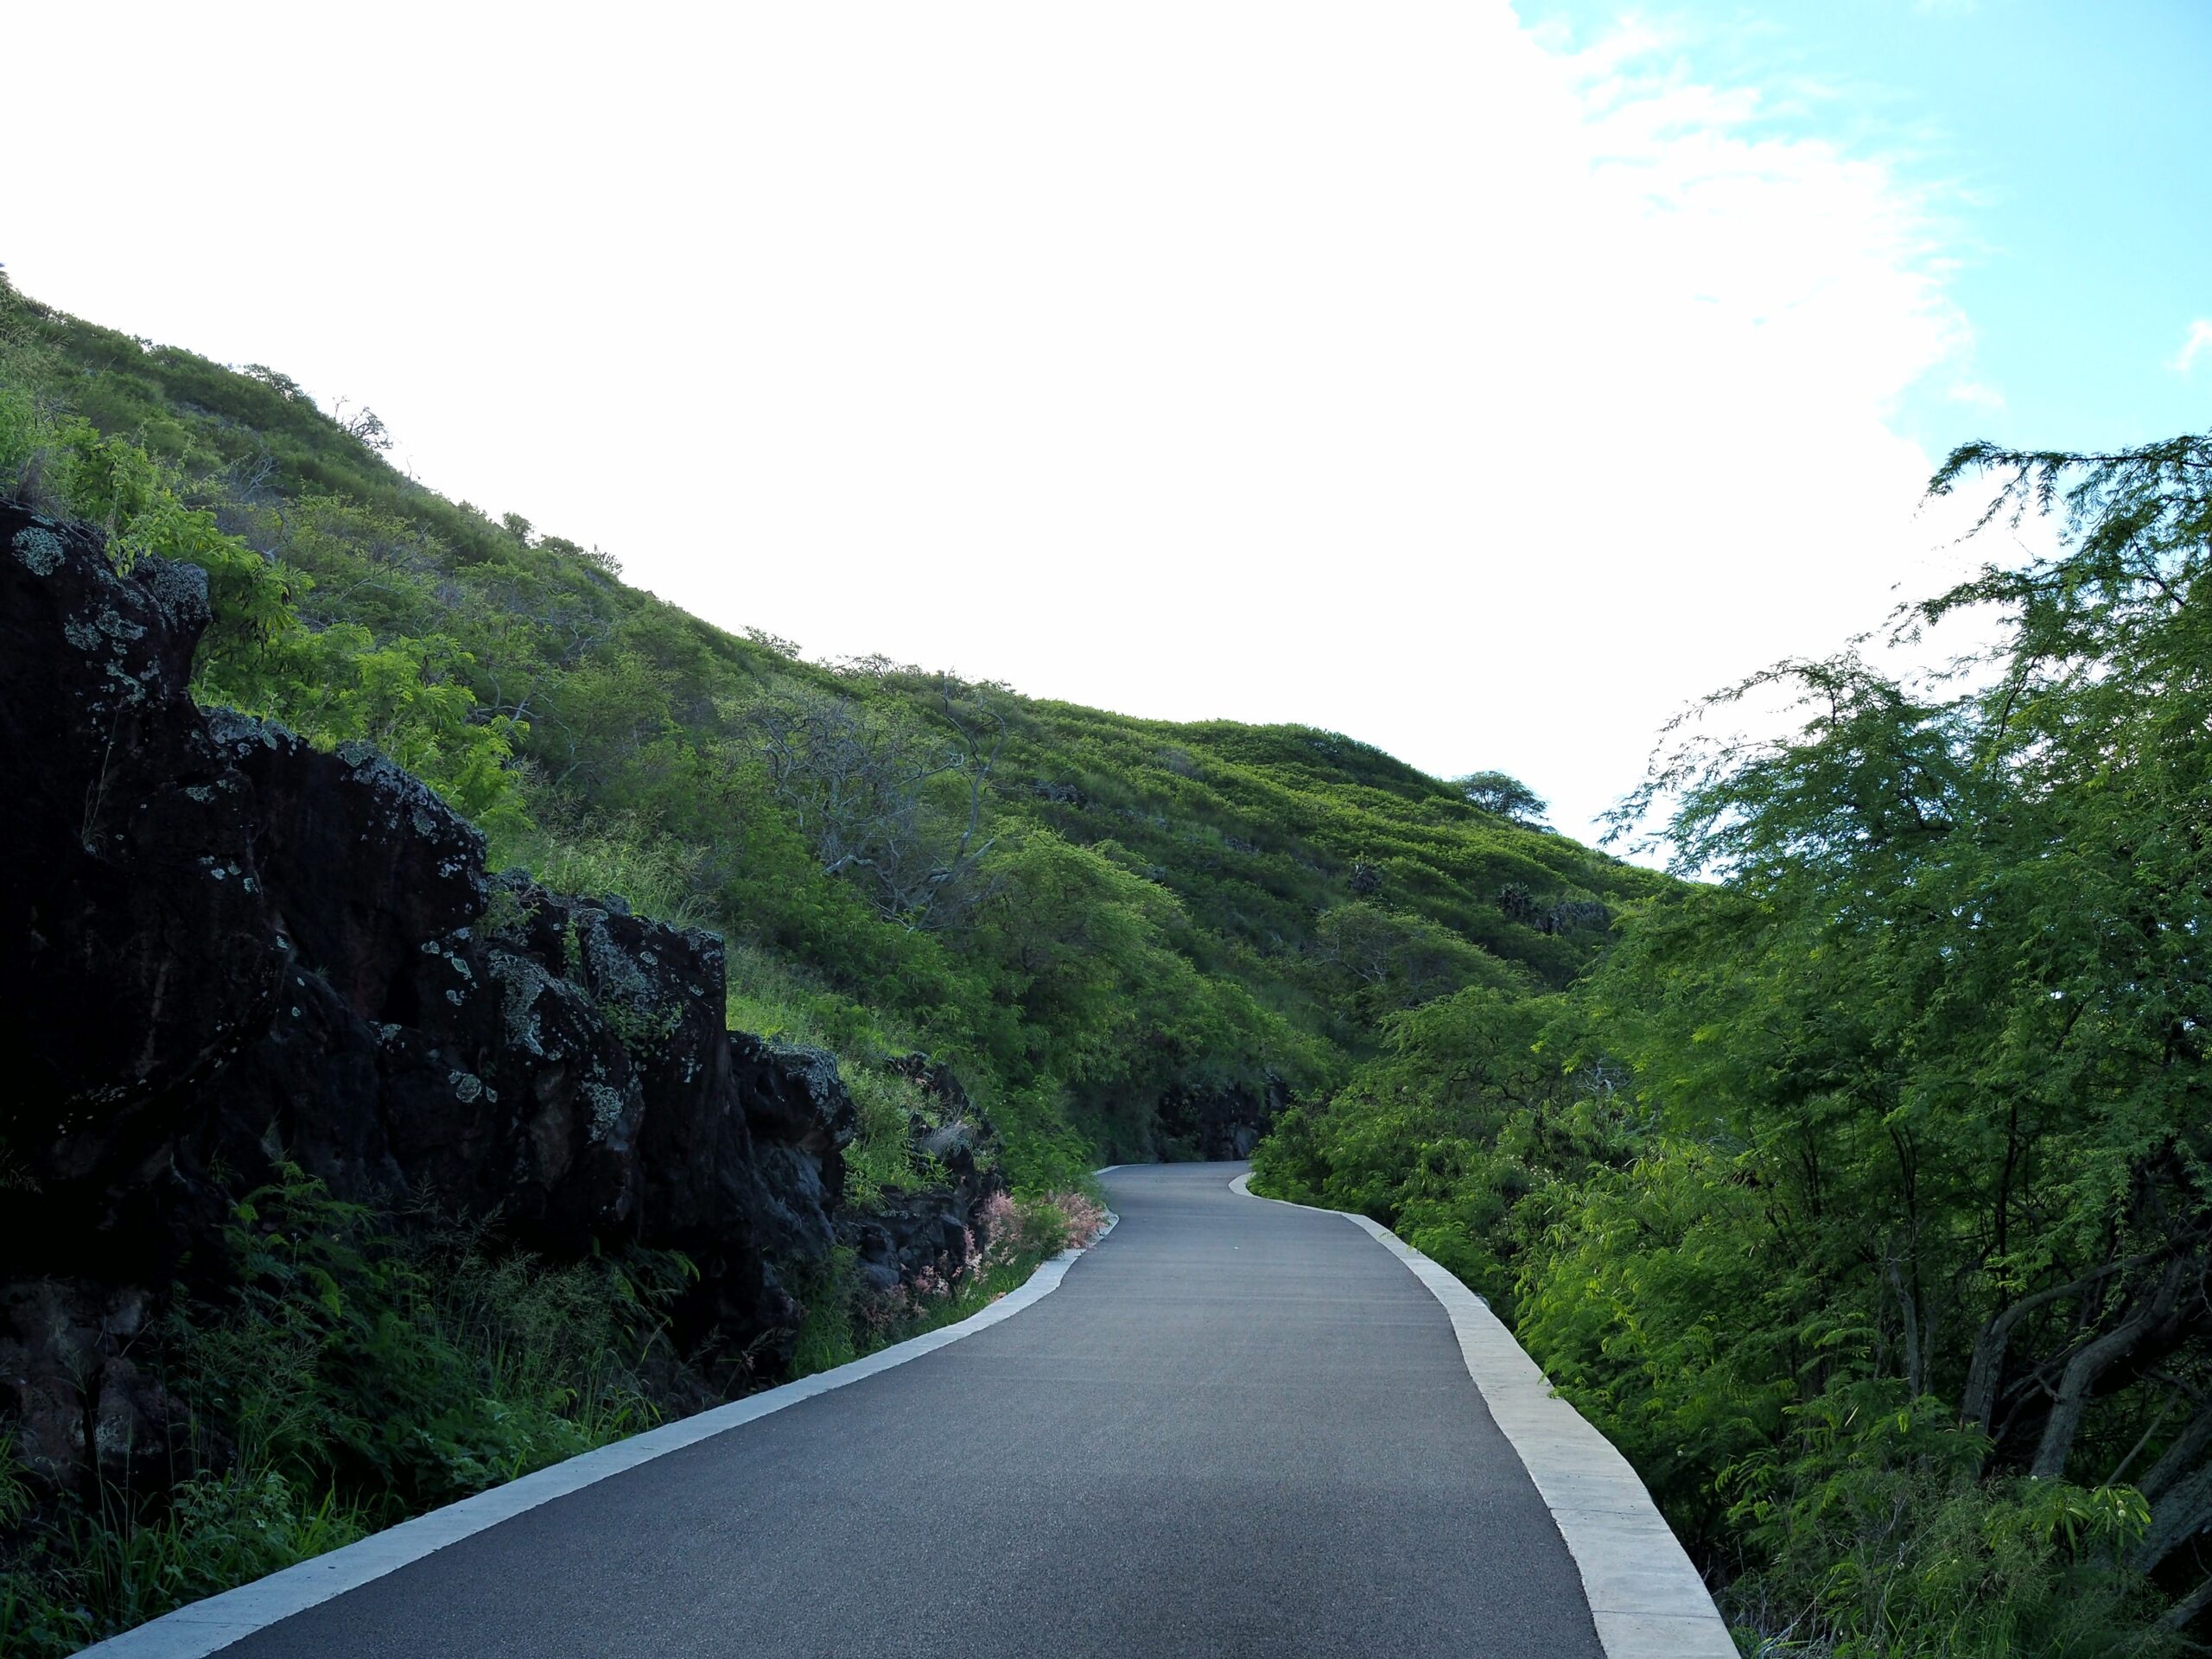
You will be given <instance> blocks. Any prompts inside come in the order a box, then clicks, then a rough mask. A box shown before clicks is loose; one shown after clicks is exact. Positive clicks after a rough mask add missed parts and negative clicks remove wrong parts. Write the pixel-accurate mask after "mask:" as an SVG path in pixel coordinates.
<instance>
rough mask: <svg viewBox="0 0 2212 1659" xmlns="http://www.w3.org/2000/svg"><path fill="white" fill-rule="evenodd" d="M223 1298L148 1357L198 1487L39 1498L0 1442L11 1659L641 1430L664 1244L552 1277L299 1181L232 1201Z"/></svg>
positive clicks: (156, 1611) (672, 1262) (525, 1259)
mask: <svg viewBox="0 0 2212 1659" xmlns="http://www.w3.org/2000/svg"><path fill="white" fill-rule="evenodd" d="M224 1245H225V1249H226V1255H227V1256H228V1258H229V1261H228V1266H229V1268H230V1278H231V1283H230V1287H229V1288H228V1289H227V1290H226V1291H225V1292H224V1293H222V1294H220V1295H219V1296H211V1297H206V1298H201V1299H198V1300H188V1302H186V1303H185V1304H184V1305H183V1306H180V1307H179V1308H177V1309H176V1310H175V1312H174V1313H172V1314H171V1315H170V1316H169V1317H168V1319H167V1320H166V1321H165V1322H164V1323H163V1325H162V1327H161V1328H160V1331H159V1332H158V1336H159V1348H158V1351H157V1352H156V1355H155V1357H154V1358H153V1360H152V1363H153V1365H154V1368H155V1369H156V1371H157V1372H158V1373H159V1375H160V1376H161V1380H162V1383H163V1384H164V1385H165V1386H166V1387H168V1389H170V1390H171V1391H172V1392H173V1393H174V1394H175V1395H177V1396H178V1397H179V1398H181V1399H182V1400H183V1401H185V1402H188V1405H189V1407H190V1409H191V1413H192V1421H191V1429H192V1433H191V1438H192V1442H193V1444H192V1448H191V1456H190V1458H189V1459H188V1461H189V1463H190V1464H191V1465H192V1466H193V1469H194V1472H192V1473H191V1474H189V1475H188V1476H187V1477H186V1478H182V1479H181V1480H179V1481H177V1482H176V1483H175V1484H173V1485H170V1486H168V1488H167V1489H166V1490H162V1491H153V1492H134V1491H127V1490H124V1488H122V1487H120V1486H118V1485H115V1484H102V1485H101V1486H100V1487H99V1489H98V1490H97V1491H96V1492H94V1493H92V1494H90V1495H86V1494H85V1493H81V1492H79V1491H56V1492H54V1493H52V1494H51V1495H50V1496H47V1497H46V1499H45V1501H44V1502H43V1503H39V1504H37V1505H36V1506H34V1502H33V1500H34V1498H35V1497H40V1496H41V1494H40V1493H38V1491H37V1490H36V1488H35V1485H34V1484H33V1483H32V1482H31V1481H30V1480H29V1478H28V1477H27V1475H26V1473H25V1471H23V1470H22V1466H21V1465H20V1462H19V1461H18V1459H16V1455H15V1451H14V1447H13V1446H12V1444H0V1653H5V1654H7V1655H10V1656H15V1655H18V1654H21V1655H24V1656H41V1659H43V1656H49V1655H60V1654H65V1653H69V1652H73V1651H74V1650H75V1649H78V1648H79V1647H81V1646H83V1645H84V1644H85V1643H88V1642H92V1641H97V1640H99V1639H100V1638H101V1637H105V1636H110V1635H112V1634H115V1633H116V1632H118V1631H120V1630H126V1629H128V1628H130V1626H132V1625H134V1624H140V1623H142V1622H143V1621H144V1620H146V1619H149V1618H155V1617H157V1616H158V1615H160V1614H162V1613H163V1612H166V1611H168V1610H169V1609H171V1608H173V1607H176V1606H180V1605H183V1604H185V1603H187V1602H190V1601H194V1600H196V1599H199V1598H200V1597H202V1596H206V1595H210V1594H213V1593H214V1592H218V1591H220V1590H223V1589H226V1588H228V1587H230V1586H233V1585H237V1584H241V1583H245V1582H246V1581H248V1580H251V1579H255V1578H258V1577H260V1576H262V1575H263V1574H264V1573H272V1572H275V1571H277V1569H279V1568H281V1567H288V1566H290V1565H291V1564H293V1563H294V1562H296V1561H300V1560H306V1559H308V1557H310V1556H313V1555H316V1554H321V1553H322V1552H323V1551H325V1550H328V1549H333V1548H337V1547H338V1546H340V1545H341V1544H346V1543H350V1542H352V1541H353V1540H355V1539H357V1538H359V1537H361V1536H363V1535H365V1534H367V1533H368V1532H371V1531H373V1530H374V1529H377V1528H379V1527H383V1526H387V1525H390V1524H391V1523H392V1522H396V1521H398V1520H401V1519H404V1517H405V1516H408V1515H410V1514H413V1513H416V1512H417V1511H419V1510H423V1509H426V1508H429V1507H432V1506H434V1505H435V1504H438V1503H447V1502H450V1501H452V1500H453V1499H454V1498H458V1497H465V1496H467V1494H469V1493H471V1492H474V1491H480V1490H482V1489H483V1488H485V1487H486V1486H490V1485H493V1484H498V1483H499V1482H501V1481H505V1480H509V1479H512V1478H514V1477H516V1476H518V1475H522V1474H526V1473H528V1472H529V1471H531V1470H533V1469H537V1468H541V1467H543V1466H544V1465H548V1464H550V1463H554V1462H557V1461H559V1460H560V1459H563V1458H567V1457H569V1456H572V1455H574V1454H575V1453H576V1452H582V1451H587V1450H588V1449H590V1448H591V1447H593V1446H601V1445H605V1444H607V1442H609V1441H611V1440H619V1439H621V1438H622V1437H623V1436H625V1435H627V1434H630V1433H635V1432H636V1431H637V1430H639V1429H640V1428H644V1427H650V1426H651V1425H652V1423H654V1422H656V1421H658V1420H659V1417H660V1413H661V1408H660V1404H659V1401H658V1393H657V1390H656V1389H655V1388H654V1387H653V1386H652V1385H651V1384H650V1383H648V1381H647V1378H648V1376H658V1377H662V1378H675V1379H677V1380H678V1381H680V1382H681V1383H683V1384H684V1385H685V1386H691V1385H693V1380H691V1379H688V1378H683V1377H682V1375H681V1368H680V1367H678V1366H677V1364H676V1363H675V1361H674V1358H673V1356H672V1355H671V1354H669V1353H668V1352H667V1351H666V1345H665V1337H664V1325H663V1320H662V1317H661V1313H662V1308H663V1306H664V1304H665V1302H666V1300H668V1298H669V1297H670V1295H671V1294H672V1293H673V1292H674V1291H675V1290H676V1289H677V1288H679V1287H681V1286H682V1285H683V1283H684V1282H685V1281H686V1280H687V1279H688V1278H689V1277H690V1274H691V1272H692V1269H691V1268H690V1263H689V1262H686V1261H684V1260H683V1258H682V1257H681V1256H678V1255H674V1254H673V1253H650V1252H637V1253H633V1254H632V1255H628V1256H626V1257H624V1258H622V1259H620V1260H616V1259H613V1258H595V1259H591V1260H587V1261H583V1262H573V1263H568V1264H563V1265H556V1264H551V1263H547V1262H541V1261H538V1260H537V1259H535V1258H533V1257H531V1256H530V1255H524V1254H521V1253H518V1252H501V1251H496V1250H494V1249H492V1248H490V1246H489V1244H488V1243H487V1241H486V1239H485V1238H484V1237H483V1236H480V1234H479V1233H478V1232H476V1231H474V1230H468V1229H461V1228H457V1227H451V1226H444V1227H442V1226H437V1225H435V1224H427V1225H426V1224H423V1219H422V1218H420V1217H418V1218H416V1225H414V1226H412V1227H410V1228H409V1229H407V1230H404V1231H400V1230H395V1229H393V1228H392V1227H391V1226H390V1224H388V1222H387V1221H386V1219H385V1218H384V1217H378V1216H377V1215H375V1214H373V1213H372V1212H371V1211H367V1210H365V1209H363V1208H361V1207H360V1206H358V1205H346V1204H341V1203H339V1202H337V1201H336V1200H334V1199H333V1198H331V1197H330V1196H329V1195H328V1194H327V1192H325V1191H324V1190H323V1189H322V1187H321V1185H319V1184H318V1183H316V1182H315V1181H313V1180H311V1179H308V1178H307V1177H305V1176H304V1175H302V1174H301V1173H299V1172H298V1171H297V1170H296V1169H291V1168H286V1169H285V1170H284V1171H283V1176H282V1179H279V1180H277V1181H276V1182H274V1183H272V1184H271V1185H269V1186H266V1187H264V1188H263V1189H261V1190H259V1191H258V1192H254V1193H253V1194H251V1196H250V1197H248V1198H246V1199H245V1200H244V1201H242V1202H241V1203H239V1204H238V1206H237V1207H236V1210H235V1211H234V1214H233V1216H232V1223H231V1225H230V1226H229V1227H228V1228H227V1229H226V1232H225V1236H224Z"/></svg>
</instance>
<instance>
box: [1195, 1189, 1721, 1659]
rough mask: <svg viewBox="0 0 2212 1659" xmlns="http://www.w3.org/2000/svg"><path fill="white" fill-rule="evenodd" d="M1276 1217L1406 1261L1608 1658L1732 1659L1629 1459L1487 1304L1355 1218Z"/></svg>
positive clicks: (1716, 1617) (1708, 1600)
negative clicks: (1336, 1231)
mask: <svg viewBox="0 0 2212 1659" xmlns="http://www.w3.org/2000/svg"><path fill="white" fill-rule="evenodd" d="M1251 1182H1252V1178H1251V1176H1250V1175H1249V1174H1245V1175H1239V1176H1238V1177H1237V1178H1236V1179H1235V1180H1233V1181H1231V1182H1230V1184H1229V1185H1230V1190H1231V1191H1232V1192H1237V1193H1240V1194H1242V1195H1243V1197H1245V1198H1253V1199H1256V1200H1257V1201H1258V1202H1260V1203H1262V1204H1283V1203H1284V1200H1282V1199H1281V1198H1260V1196H1259V1194H1257V1193H1256V1192H1253V1191H1252V1187H1251ZM1285 1207H1286V1208H1287V1209H1292V1210H1312V1211H1313V1213H1314V1214H1316V1215H1324V1216H1342V1217H1344V1219H1345V1220H1346V1221H1348V1222H1350V1223H1351V1224H1352V1225H1353V1226H1355V1227H1358V1228H1361V1229H1363V1230H1364V1231H1366V1232H1367V1233H1368V1234H1370V1236H1372V1237H1373V1238H1374V1239H1375V1241H1376V1243H1379V1244H1381V1245H1382V1246H1383V1249H1387V1250H1389V1252H1390V1253H1391V1254H1392V1255H1395V1256H1396V1257H1397V1258H1398V1260H1399V1261H1401V1262H1404V1263H1405V1264H1406V1267H1407V1268H1408V1271H1409V1272H1411V1273H1412V1274H1413V1275H1414V1278H1416V1279H1418V1280H1420V1281H1421V1283H1422V1284H1424V1285H1426V1286H1427V1287H1428V1292H1429V1294H1431V1295H1432V1296H1433V1297H1435V1298H1436V1300H1438V1301H1440V1302H1441V1303H1442V1304H1443V1305H1444V1311H1445V1312H1446V1313H1448V1314H1449V1315H1451V1318H1452V1330H1453V1332H1455V1333H1457V1335H1458V1336H1459V1355H1460V1357H1461V1358H1462V1359H1464V1360H1465V1362H1466V1366H1467V1374H1468V1375H1469V1376H1471V1377H1473V1378H1474V1380H1475V1387H1476V1388H1477V1389H1478V1390H1480V1392H1481V1394H1482V1396H1483V1402H1484V1404H1485V1405H1487V1406H1488V1407H1489V1408H1490V1414H1491V1419H1492V1420H1493V1421H1495V1422H1496V1423H1497V1426H1498V1427H1499V1429H1500V1430H1501V1431H1503V1433H1504V1435H1505V1438H1506V1440H1507V1441H1508V1442H1509V1443H1510V1445H1511V1446H1512V1447H1513V1450H1514V1451H1515V1452H1516V1453H1517V1454H1518V1455H1519V1457H1520V1459H1521V1461H1522V1465H1525V1466H1526V1467H1527V1469H1528V1471H1529V1479H1530V1480H1532V1481H1534V1482H1535V1486H1536V1491H1537V1494H1538V1496H1540V1497H1542V1499H1543V1500H1544V1503H1545V1505H1546V1507H1548V1509H1549V1510H1551V1512H1552V1520H1553V1522H1554V1523H1555V1524H1556V1525H1557V1526H1558V1528H1559V1534H1560V1537H1561V1538H1562V1539H1564V1540H1565V1541H1566V1542H1567V1554H1570V1555H1572V1556H1573V1558H1574V1565H1575V1567H1576V1568H1577V1569H1578V1570H1579V1571H1580V1573H1581V1574H1582V1591H1583V1594H1584V1595H1585V1597H1586V1598H1587V1599H1588V1600H1589V1603H1590V1615H1591V1617H1592V1618H1593V1619H1594V1620H1595V1621H1596V1622H1597V1625H1598V1640H1599V1643H1600V1644H1602V1645H1603V1647H1604V1648H1605V1654H1606V1659H1737V1653H1736V1643H1735V1642H1734V1641H1733V1640H1732V1638H1731V1637H1729V1634H1728V1627H1727V1626H1726V1624H1723V1623H1722V1622H1721V1618H1720V1613H1719V1610H1718V1609H1717V1608H1715V1607H1714V1606H1713V1598H1712V1597H1711V1596H1710V1595H1708V1594H1707V1593H1706V1588H1705V1584H1704V1581H1703V1580H1700V1578H1699V1577H1698V1574H1697V1569H1696V1568H1695V1567H1692V1566H1691V1565H1690V1559H1689V1557H1688V1555H1686V1554H1683V1552H1682V1546H1681V1542H1680V1541H1679V1540H1677V1539H1676V1538H1675V1535H1674V1532H1673V1530H1672V1529H1670V1528H1669V1526H1668V1525H1667V1522H1666V1519H1665V1517H1663V1516H1661V1514H1660V1513H1659V1510H1658V1508H1657V1506H1656V1505H1655V1504H1654V1503H1652V1501H1651V1494H1650V1493H1649V1491H1645V1490H1644V1485H1643V1482H1642V1481H1641V1480H1639V1479H1637V1474H1636V1471H1635V1470H1633V1469H1631V1468H1630V1467H1629V1463H1628V1459H1626V1458H1624V1457H1623V1456H1621V1454H1620V1453H1619V1452H1618V1451H1616V1450H1615V1449H1614V1447H1613V1444H1612V1442H1611V1441H1610V1440H1607V1439H1606V1438H1605V1436H1604V1435H1602V1434H1600V1433H1599V1432H1598V1431H1597V1430H1596V1429H1594V1428H1592V1427H1590V1425H1589V1424H1588V1423H1587V1422H1586V1421H1584V1420H1583V1417H1582V1414H1581V1413H1580V1412H1579V1411H1577V1410H1575V1408H1573V1406H1570V1405H1569V1404H1567V1402H1566V1401H1564V1400H1562V1399H1560V1397H1559V1396H1558V1395H1555V1394H1554V1393H1553V1392H1552V1386H1551V1383H1549V1382H1548V1381H1547V1380H1546V1378H1545V1376H1544V1374H1543V1372H1542V1371H1541V1370H1540V1369H1538V1367H1537V1365H1536V1362H1535V1360H1533V1359H1531V1358H1529V1356H1528V1354H1527V1353H1526V1352H1524V1351H1522V1347H1521V1344H1519V1343H1517V1342H1516V1341H1515V1340H1514V1339H1513V1333H1512V1332H1510V1331H1508V1330H1507V1329H1506V1328H1505V1326H1504V1325H1503V1323H1502V1322H1501V1321H1500V1320H1499V1319H1498V1317H1497V1315H1496V1314H1495V1313H1491V1311H1490V1305H1489V1304H1488V1303H1486V1302H1484V1300H1483V1299H1482V1298H1481V1297H1479V1296H1478V1295H1476V1294H1475V1293H1474V1292H1472V1291H1471V1290H1469V1289H1468V1288H1467V1287H1465V1285H1463V1284H1461V1283H1460V1282H1459V1281H1458V1280H1457V1279H1455V1278H1453V1277H1452V1275H1451V1274H1449V1273H1447V1272H1446V1271H1445V1270H1444V1269H1443V1268H1440V1267H1439V1266H1437V1264H1436V1263H1435V1262H1432V1261H1430V1260H1429V1259H1428V1258H1427V1256H1425V1255H1422V1254H1421V1252H1420V1251H1419V1250H1417V1249H1414V1248H1413V1247H1412V1246H1411V1245H1409V1244H1408V1243H1405V1242H1404V1241H1403V1240H1402V1239H1401V1238H1399V1237H1398V1236H1397V1235H1396V1234H1395V1233H1393V1232H1391V1231H1390V1230H1389V1228H1387V1227H1384V1226H1382V1225H1380V1224H1377V1223H1376V1222H1372V1221H1370V1220H1369V1219H1368V1218H1367V1217H1365V1216H1356V1215H1352V1214H1351V1213H1349V1212H1347V1211H1342V1210H1318V1209H1315V1208H1314V1206H1313V1205H1306V1204H1290V1205H1285Z"/></svg>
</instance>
